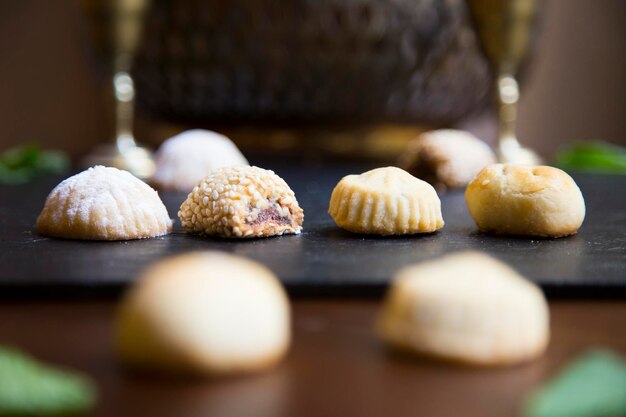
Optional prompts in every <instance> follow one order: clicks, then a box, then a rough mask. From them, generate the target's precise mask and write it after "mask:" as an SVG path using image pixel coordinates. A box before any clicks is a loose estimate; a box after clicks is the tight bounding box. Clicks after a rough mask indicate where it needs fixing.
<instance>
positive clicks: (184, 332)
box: [117, 252, 290, 375]
mask: <svg viewBox="0 0 626 417" xmlns="http://www.w3.org/2000/svg"><path fill="white" fill-rule="evenodd" d="M289 342H290V312H289V304H288V300H287V295H286V293H285V291H284V290H283V288H282V286H281V285H280V283H279V281H278V279H277V278H276V276H275V275H274V274H273V273H272V272H271V271H269V270H268V269H267V268H265V267H264V266H263V265H261V264H258V263H256V262H253V261H250V260H247V259H245V258H241V257H238V256H233V255H229V254H226V253H222V252H196V253H189V254H184V255H179V256H176V257H172V258H169V259H166V260H164V261H161V262H158V263H156V264H154V265H153V266H151V267H150V268H148V269H147V270H146V271H145V272H144V273H143V274H142V276H141V277H140V279H139V280H138V281H137V282H136V283H135V284H134V285H133V287H132V288H131V289H130V290H129V291H128V293H127V294H126V295H125V297H124V299H123V300H122V303H121V306H120V308H119V311H118V321H117V348H118V351H119V354H120V355H121V358H122V359H123V360H124V361H125V362H127V363H128V364H130V365H133V366H135V367H138V368H144V369H147V370H150V369H152V370H156V371H163V372H166V373H178V374H198V375H213V374H233V373H235V374H236V373H245V372H253V371H259V370H262V369H266V368H269V367H271V366H273V365H275V364H276V363H277V362H278V361H280V359H281V358H282V357H283V356H284V355H285V353H286V352H287V349H288V346H289Z"/></svg>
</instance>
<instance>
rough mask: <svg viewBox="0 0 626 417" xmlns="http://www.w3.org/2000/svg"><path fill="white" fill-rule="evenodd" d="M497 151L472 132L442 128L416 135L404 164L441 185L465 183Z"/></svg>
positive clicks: (416, 173)
mask: <svg viewBox="0 0 626 417" xmlns="http://www.w3.org/2000/svg"><path fill="white" fill-rule="evenodd" d="M495 162H496V155H495V154H494V152H493V151H492V150H491V148H490V147H489V145H487V144H486V143H485V142H483V141H482V140H480V139H478V138H477V137H476V136H474V135H472V134H471V133H469V132H466V131H463V130H454V129H440V130H433V131H430V132H425V133H422V134H421V135H419V136H418V137H417V138H416V139H414V140H413V141H412V142H411V144H410V145H409V150H408V152H407V153H406V154H405V155H404V156H403V158H402V161H401V164H402V166H403V167H404V168H405V169H406V170H407V171H408V172H410V173H411V174H413V175H415V176H416V177H419V178H422V179H423V180H425V181H427V182H429V183H431V184H432V185H434V186H435V187H438V188H443V189H445V188H458V187H465V186H466V185H467V184H468V183H469V182H470V181H471V180H472V178H474V176H475V175H476V174H478V172H479V171H480V170H481V169H483V168H484V167H485V166H487V165H491V164H494V163H495Z"/></svg>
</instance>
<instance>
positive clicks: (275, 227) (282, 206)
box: [178, 165, 304, 238]
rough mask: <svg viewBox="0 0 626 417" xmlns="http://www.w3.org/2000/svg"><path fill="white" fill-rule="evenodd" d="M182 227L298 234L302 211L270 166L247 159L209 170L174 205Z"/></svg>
mask: <svg viewBox="0 0 626 417" xmlns="http://www.w3.org/2000/svg"><path fill="white" fill-rule="evenodd" d="M178 218H179V219H180V221H181V224H182V226H183V228H184V229H185V230H186V231H187V232H189V233H194V234H200V235H209V236H221V237H230V238H249V237H265V236H275V235H282V234H299V233H300V232H301V231H302V221H303V219H304V213H303V211H302V208H300V206H299V205H298V201H297V200H296V196H295V194H294V193H293V191H292V190H291V188H289V186H288V185H287V183H286V182H285V181H284V180H283V179H282V178H280V177H279V176H278V175H276V174H275V173H274V172H273V171H270V170H266V169H262V168H258V167H254V166H247V165H237V166H230V167H224V168H218V169H214V170H212V171H211V172H210V173H209V174H208V175H207V176H206V177H205V178H203V179H202V180H201V181H200V182H198V184H197V185H196V186H195V187H194V188H193V190H192V191H191V193H190V194H189V196H188V197H187V200H185V202H184V203H183V204H182V205H181V206H180V210H179V211H178Z"/></svg>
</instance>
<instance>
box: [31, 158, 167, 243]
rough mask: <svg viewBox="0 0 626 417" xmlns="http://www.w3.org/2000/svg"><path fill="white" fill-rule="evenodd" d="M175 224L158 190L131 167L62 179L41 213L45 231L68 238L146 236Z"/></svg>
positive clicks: (89, 171)
mask: <svg viewBox="0 0 626 417" xmlns="http://www.w3.org/2000/svg"><path fill="white" fill-rule="evenodd" d="M171 229H172V220H171V219H170V217H169V215H168V214H167V209H166V208H165V206H164V205H163V202H162V201H161V199H160V198H159V195H158V194H157V192H156V191H154V190H153V189H152V188H150V186H148V185H147V184H146V183H144V182H142V181H141V180H139V179H137V178H136V177H134V176H133V175H132V174H130V173H129V172H127V171H122V170H119V169H117V168H110V167H103V166H95V167H92V168H89V169H87V170H86V171H83V172H81V173H79V174H76V175H74V176H73V177H70V178H68V179H66V180H65V181H63V182H61V183H60V184H59V185H57V186H56V187H55V188H54V189H53V190H52V191H51V192H50V194H49V195H48V198H47V199H46V203H45V205H44V208H43V210H42V211H41V214H40V215H39V217H38V218H37V231H38V232H39V233H40V234H42V235H44V236H53V237H61V238H68V239H84V240H128V239H143V238H149V237H155V236H161V235H165V234H167V233H169V232H170V231H171Z"/></svg>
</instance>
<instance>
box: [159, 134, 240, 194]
mask: <svg viewBox="0 0 626 417" xmlns="http://www.w3.org/2000/svg"><path fill="white" fill-rule="evenodd" d="M232 165H248V161H247V160H246V158H245V157H244V156H243V154H242V153H241V152H240V151H239V149H238V148H237V146H236V145H235V144H234V143H233V142H232V141H231V140H230V139H229V138H227V137H226V136H224V135H220V134H219V133H215V132H212V131H210V130H202V129H193V130H188V131H185V132H182V133H180V134H178V135H176V136H173V137H171V138H169V139H168V140H166V141H165V142H163V144H162V145H161V147H160V148H159V150H158V152H157V155H156V170H155V174H154V176H153V178H152V182H153V183H154V184H155V185H157V186H158V187H159V188H163V189H170V190H178V191H184V192H189V191H191V189H192V188H193V187H194V186H195V185H196V183H197V182H198V181H200V179H202V178H203V177H204V176H206V175H207V174H208V173H209V172H210V171H211V170H212V169H216V168H221V167H226V166H232Z"/></svg>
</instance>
